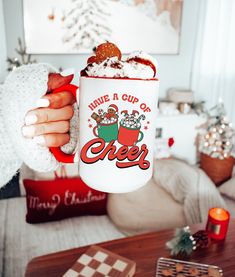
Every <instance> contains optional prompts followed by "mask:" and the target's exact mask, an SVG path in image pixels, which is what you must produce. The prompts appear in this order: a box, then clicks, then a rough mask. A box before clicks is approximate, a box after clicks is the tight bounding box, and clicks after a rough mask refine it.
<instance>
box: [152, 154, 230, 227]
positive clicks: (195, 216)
mask: <svg viewBox="0 0 235 277" xmlns="http://www.w3.org/2000/svg"><path fill="white" fill-rule="evenodd" d="M154 180H155V182H156V183H157V184H158V185H160V186H161V187H162V188H164V189H165V190H166V191H167V192H168V193H170V194H171V196H172V197H173V198H174V199H175V200H176V201H178V202H180V203H181V204H183V206H184V213H185V218H186V221H187V224H193V223H198V222H202V221H205V220H206V219H207V215H208V210H209V209H210V208H212V207H224V208H226V204H225V202H224V200H223V199H222V197H221V195H220V193H219V191H218V190H217V188H216V186H215V185H214V184H213V182H212V181H211V180H210V179H209V177H208V176H207V175H206V174H205V173H204V172H203V171H202V170H201V169H199V168H197V167H192V166H190V165H188V164H186V163H184V162H182V161H180V160H176V159H164V160H159V161H156V162H155V171H154Z"/></svg>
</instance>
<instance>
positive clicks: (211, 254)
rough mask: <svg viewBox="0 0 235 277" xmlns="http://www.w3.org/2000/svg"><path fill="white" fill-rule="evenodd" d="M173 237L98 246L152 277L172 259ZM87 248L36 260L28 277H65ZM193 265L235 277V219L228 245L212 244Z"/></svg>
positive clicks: (140, 274)
mask: <svg viewBox="0 0 235 277" xmlns="http://www.w3.org/2000/svg"><path fill="white" fill-rule="evenodd" d="M204 226H205V224H197V225H193V226H191V230H192V232H195V231H198V230H199V229H204ZM173 234H174V230H166V231H160V232H154V233H148V234H143V235H138V236H133V237H128V238H124V239H118V240H112V241H108V242H104V243H100V244H98V245H100V246H101V247H104V248H107V249H108V250H111V251H113V252H115V253H117V254H120V255H122V256H124V257H126V258H129V259H131V260H134V261H136V264H137V271H136V275H135V276H136V277H153V276H155V274H156V263H157V259H158V258H159V257H169V251H168V250H166V249H165V243H166V241H168V240H169V239H171V238H172V236H173ZM78 236H79V234H78ZM88 247H89V246H85V247H80V248H75V249H71V250H66V251H62V252H57V253H54V254H49V255H46V256H41V257H37V258H34V259H33V260H32V261H31V262H29V264H28V266H27V269H26V275H25V276H26V277H42V276H43V277H59V276H62V275H63V274H64V273H65V272H66V271H67V269H68V268H70V267H71V266H72V265H73V263H74V262H75V261H76V260H77V258H78V257H79V256H80V255H81V254H82V253H84V252H85V251H86V250H87V248H88ZM190 261H193V262H200V263H205V264H212V265H217V266H219V267H221V268H222V269H223V271H224V276H225V277H234V276H235V219H232V220H231V221H230V226H229V230H228V234H227V238H226V240H225V241H220V242H216V243H215V242H213V243H212V245H211V246H210V247H209V248H207V249H203V250H197V251H195V252H194V253H193V255H192V257H191V258H190Z"/></svg>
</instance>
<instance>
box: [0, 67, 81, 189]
mask: <svg viewBox="0 0 235 277" xmlns="http://www.w3.org/2000/svg"><path fill="white" fill-rule="evenodd" d="M50 72H55V69H53V68H52V67H51V66H49V65H47V64H32V65H27V66H21V67H19V68H17V69H16V70H14V71H13V72H12V73H10V74H9V76H8V77H7V79H6V81H5V83H4V85H2V86H0V155H1V159H0V187H1V186H3V185H4V184H6V183H7V182H8V181H9V180H10V179H11V178H12V176H13V175H14V174H15V173H16V171H17V170H18V169H19V168H20V166H21V164H22V163H23V162H24V163H25V164H27V165H28V166H29V167H30V168H32V169H34V170H37V171H41V172H47V171H52V170H55V169H56V168H57V167H58V165H59V163H58V162H57V161H56V159H55V158H54V156H53V155H52V154H51V152H50V151H49V149H48V148H47V147H43V146H40V145H38V144H37V143H36V142H35V141H34V140H33V139H27V138H24V137H23V136H22V134H21V128H22V126H23V125H24V117H25V114H26V113H27V112H28V111H29V110H31V109H34V108H35V107H36V102H37V100H38V99H39V98H40V97H42V96H43V95H44V94H45V92H46V91H47V82H48V73H50ZM75 114H76V116H77V113H75ZM72 125H73V127H74V126H76V124H74V122H73V124H72ZM70 131H72V133H71V137H72V140H71V141H70V143H69V144H68V145H67V147H64V149H65V150H67V152H72V151H73V149H74V148H75V146H76V141H77V130H76V128H73V130H70Z"/></svg>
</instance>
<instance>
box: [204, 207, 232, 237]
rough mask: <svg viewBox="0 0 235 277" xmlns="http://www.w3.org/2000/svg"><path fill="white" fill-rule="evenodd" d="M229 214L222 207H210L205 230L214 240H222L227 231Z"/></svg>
mask: <svg viewBox="0 0 235 277" xmlns="http://www.w3.org/2000/svg"><path fill="white" fill-rule="evenodd" d="M229 218H230V214H229V212H228V211H226V210H225V209H223V208H212V209H210V210H209V213H208V220H207V225H206V230H207V231H208V233H209V236H210V237H211V238H212V239H215V240H223V239H225V237H226V234H227V231H228V224H229Z"/></svg>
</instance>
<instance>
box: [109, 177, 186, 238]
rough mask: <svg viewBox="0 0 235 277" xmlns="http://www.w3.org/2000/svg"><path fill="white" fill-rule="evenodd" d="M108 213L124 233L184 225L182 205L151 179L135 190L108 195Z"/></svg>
mask: <svg viewBox="0 0 235 277" xmlns="http://www.w3.org/2000/svg"><path fill="white" fill-rule="evenodd" d="M108 213H109V216H110V218H111V219H112V220H113V222H114V223H115V224H116V226H117V227H118V228H119V229H120V230H121V231H122V232H124V233H126V234H137V233H142V232H147V231H154V230H162V229H168V228H173V227H176V226H183V225H185V224H186V219H185V216H184V212H183V206H182V204H180V203H178V202H176V201H175V200H174V199H173V198H172V197H171V195H170V194H168V193H167V192H166V191H165V190H164V189H162V188H161V187H160V186H159V185H157V184H156V183H155V182H154V180H153V179H151V180H150V181H149V182H148V183H147V184H146V185H145V186H144V187H142V188H141V189H139V190H137V191H134V192H130V193H125V194H111V195H109V198H108Z"/></svg>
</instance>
